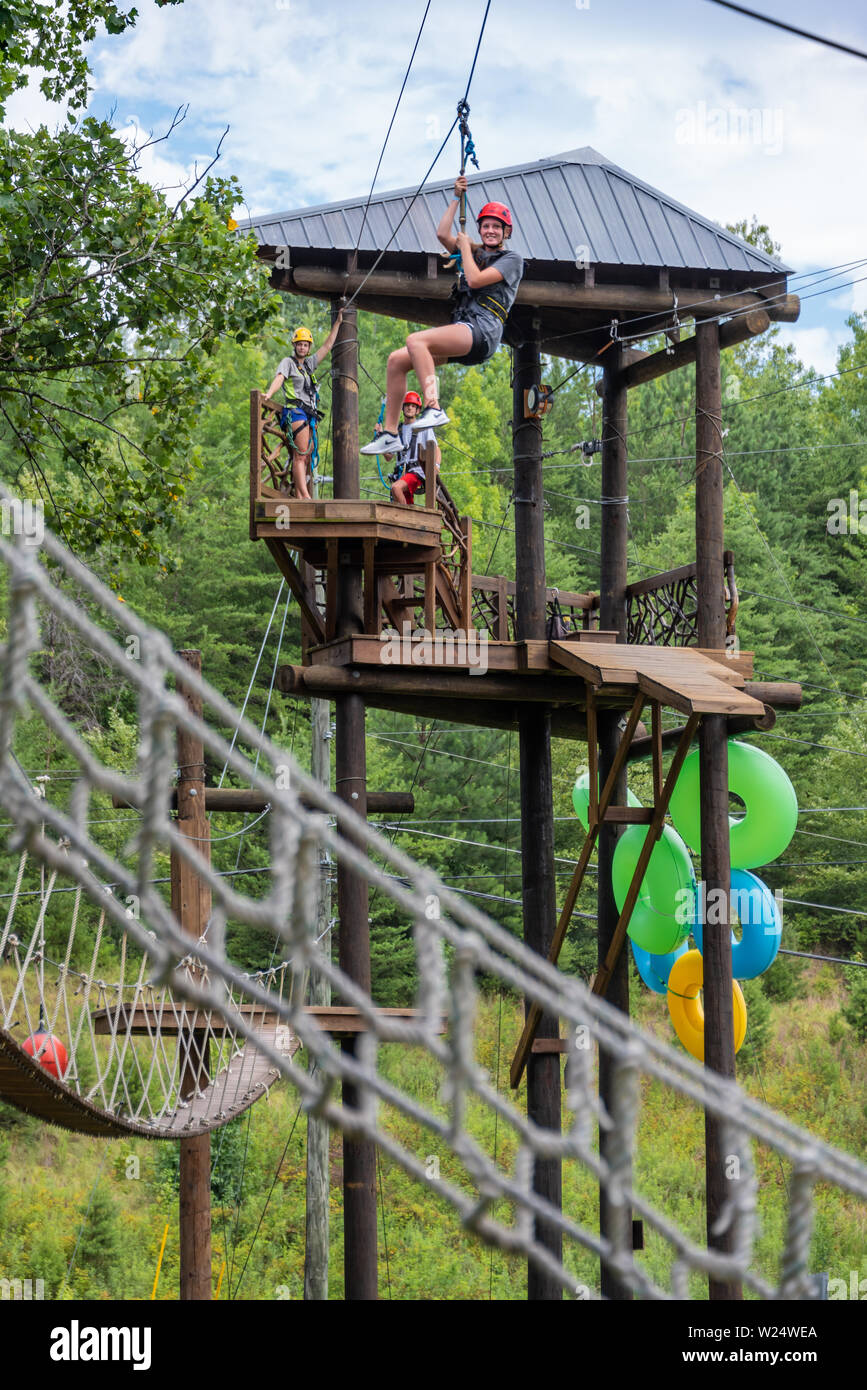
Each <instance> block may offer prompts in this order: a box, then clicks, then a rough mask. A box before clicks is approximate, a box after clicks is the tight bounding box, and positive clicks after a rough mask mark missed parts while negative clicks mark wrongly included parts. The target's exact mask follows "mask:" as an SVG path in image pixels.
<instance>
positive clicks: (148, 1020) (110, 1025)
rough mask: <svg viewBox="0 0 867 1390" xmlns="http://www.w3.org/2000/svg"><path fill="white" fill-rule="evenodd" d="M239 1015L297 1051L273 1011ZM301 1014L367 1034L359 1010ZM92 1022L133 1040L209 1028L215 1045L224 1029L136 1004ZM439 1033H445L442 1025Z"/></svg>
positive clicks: (335, 1030) (247, 1009)
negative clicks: (132, 1037) (128, 1034)
mask: <svg viewBox="0 0 867 1390" xmlns="http://www.w3.org/2000/svg"><path fill="white" fill-rule="evenodd" d="M238 1012H239V1013H240V1014H242V1015H243V1016H244V1018H246V1019H247V1020H248V1021H249V1022H250V1023H252V1025H253V1026H254V1027H255V1028H256V1029H257V1030H259V1029H261V1030H262V1033H263V1034H264V1035H267V1036H268V1037H269V1040H270V1041H271V1042H274V1040H275V1037H276V1038H277V1045H278V1046H279V1050H280V1051H281V1052H289V1053H290V1055H291V1054H292V1053H294V1052H296V1051H297V1049H298V1047H299V1043H298V1040H297V1038H295V1037H294V1034H292V1032H291V1030H290V1029H289V1028H288V1027H287V1026H286V1025H285V1024H281V1023H280V1022H279V1019H278V1016H277V1013H276V1011H275V1010H274V1009H264V1008H262V1007H260V1006H259V1005H256V1004H243V1005H242V1006H241V1008H240V1009H239V1010H238ZM304 1012H305V1014H307V1015H308V1016H309V1017H310V1018H312V1019H314V1020H315V1022H316V1023H317V1024H318V1025H319V1027H320V1028H321V1029H322V1030H323V1032H325V1033H332V1034H334V1035H335V1036H337V1037H343V1036H345V1035H347V1034H352V1033H365V1032H366V1031H367V1020H366V1019H365V1018H364V1017H363V1015H362V1014H360V1013H359V1011H358V1009H354V1008H351V1007H348V1006H345V1005H342V1004H334V1005H331V1004H329V1005H324V1004H322V1005H320V1004H311V1005H308V1006H307V1007H305V1009H304ZM376 1012H377V1014H379V1015H380V1016H381V1017H383V1018H396V1019H408V1020H412V1019H414V1018H419V1017H420V1014H419V1011H418V1009H377V1010H376ZM91 1020H92V1022H93V1031H94V1033H97V1034H100V1035H108V1034H110V1033H113V1032H115V1031H117V1032H118V1033H120V1034H123V1035H126V1034H127V1033H130V1034H132V1035H133V1036H134V1037H154V1036H155V1035H156V1034H157V1033H160V1034H164V1035H166V1036H177V1035H178V1034H179V1033H196V1032H203V1031H204V1030H205V1029H207V1028H211V1029H212V1031H213V1035H214V1041H216V1042H219V1040H220V1035H221V1033H222V1032H223V1029H224V1025H223V1024H222V1022H221V1021H220V1019H219V1018H218V1017H217V1015H216V1014H209V1013H206V1012H205V1011H203V1010H192V1009H190V1010H186V1011H184V1009H183V1007H182V1006H181V1005H180V1004H179V1005H178V1008H177V1010H176V1011H168V1010H163V1011H162V1012H161V1011H160V1010H159V1009H155V1008H153V1007H152V1006H150V1005H147V1006H145V1005H144V1004H137V1005H136V1006H135V1008H134V1009H132V1010H130V1009H129V1008H128V1006H127V1005H125V1004H122V1005H120V1006H119V1007H118V1006H117V1005H115V1007H114V1008H108V1009H95V1010H94V1011H93V1012H92V1013H91ZM225 1032H226V1034H227V1036H234V1033H233V1031H232V1029H231V1028H230V1027H229V1025H228V1024H226V1025H225ZM440 1032H445V1022H443V1025H442V1027H441V1028H440ZM281 1035H286V1036H281ZM293 1044H294V1045H293Z"/></svg>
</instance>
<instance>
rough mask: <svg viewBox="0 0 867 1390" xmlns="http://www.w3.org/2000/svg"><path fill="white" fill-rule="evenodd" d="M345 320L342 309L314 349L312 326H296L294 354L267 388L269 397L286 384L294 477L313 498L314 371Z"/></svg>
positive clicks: (299, 489)
mask: <svg viewBox="0 0 867 1390" xmlns="http://www.w3.org/2000/svg"><path fill="white" fill-rule="evenodd" d="M342 322H343V310H342V309H341V310H340V311H339V313H338V315H337V317H336V319H335V320H334V323H333V324H332V325H331V331H330V333H329V334H328V337H327V338H326V339H325V341H324V343H323V344H322V346H321V347H320V348H317V349H316V351H315V352H314V351H313V334H312V333H311V332H310V329H309V328H296V329H295V332H294V333H293V334H292V356H291V357H284V358H283V361H282V362H281V363H280V364H279V366H278V367H277V375H276V376H275V378H274V380H273V381H272V382H271V385H270V386H269V387H268V390H267V391H266V392H265V396H264V399H265V400H266V401H269V400H270V399H271V397H272V396H273V394H274V392H275V391H279V389H280V387H281V386H282V387H283V394H284V395H285V397H286V410H285V413H286V416H287V419H286V427H287V429H289V430H291V432H292V449H293V451H294V458H293V460H292V479H293V481H294V483H295V496H296V497H299V498H303V499H304V500H305V501H308V502H309V501H310V500H311V499H310V490H309V488H308V486H307V465H308V462H309V459H310V450H311V424H315V422H316V420H317V419H319V418H321V415H319V414H317V408H316V402H317V399H318V396H319V392H318V390H317V386H316V378H315V377H314V375H313V373H314V371H315V370H316V368H317V367H318V366H319V364H320V363H321V362H324V361H325V358H326V357H327V356H328V354H329V352H330V351H331V349H332V347H333V346H334V340H335V338H336V337H337V332H338V329H339V328H340V325H341V323H342Z"/></svg>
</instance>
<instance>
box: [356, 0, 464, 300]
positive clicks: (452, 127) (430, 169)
mask: <svg viewBox="0 0 867 1390" xmlns="http://www.w3.org/2000/svg"><path fill="white" fill-rule="evenodd" d="M490 8H491V0H488V4H487V8H486V9H485V17H484V19H483V20H482V27H481V31H480V33H479V38H478V42H477V44H476V51H475V54H474V55H473V63H472V67H471V68H470V76H469V80H468V82H467V90H466V92H465V94H464V103H466V101H467V98H468V97H469V94H470V84H471V83H472V80H473V73H474V72H475V70H476V59H477V58H478V56H479V49H480V48H481V46H482V35H483V34H484V32H485V25H486V24H487V22H488V11H489V10H490ZM459 119H460V117H459V116H455V118H454V120H453V121H452V123H451V125H450V126H449V128H448V130H447V132H446V137H445V139H444V140H443V142H442V144H441V145H440V147H439V149H438V150H437V152H436V154H435V155H434V157H433V159H432V160H431V162H430V164H429V165H428V169H427V173H426V174H425V176H424V178H423V179H422V181H421V183H420V184H419V186H418V188H417V189H416V190H415V193H413V195H412V197H411V198H410V200H409V203H408V204H407V206H406V208H405V209H404V212H403V216H402V217H401V219H400V221H399V222H398V224H397V226H396V227H395V229H394V231H393V232H392V234H391V236H390V237H389V238H388V241H387V242H386V243H385V245H384V246H383V248H382V250H381V251H380V253H379V255H378V256H377V258H376V260H375V261H374V262H373V265H372V266H371V267H370V270H368V271H367V273H366V275H365V276H364V279H363V280H362V281H361V284H360V285H359V286H358V289H357V290H355V292H354V293H353V294H352V295H351V296H350V298H349V299H348V300H347V302H346V305H345V308H347V309H349V308H350V307H351V306H352V305H353V304H354V303H355V301H356V299H357V298H358V296H359V295H360V294H361V291H362V290H363V289H364V286H365V285H366V284H367V282H368V280H369V279H370V277H371V275H372V274H373V272H374V271H375V270H376V268H377V266H378V265H379V264H380V262H381V260H382V258H383V256H384V255H385V253H386V251H387V250H388V248H389V246H390V245H391V243H392V242H393V241H394V239H395V237H396V236H397V234H398V232H399V231H400V229H401V227H402V226H403V224H404V222H405V221H406V219H407V218H408V217H409V214H410V212H411V211H412V209H413V206H414V205H415V202H416V199H417V198H418V197H419V195H420V193H421V191H422V189H423V188H424V186H425V184H426V183H427V181H428V179H429V178H430V176H431V174H432V173H433V170H434V166H435V165H436V163H437V161H438V160H439V157H440V155H441V154H442V152H443V150H444V149H445V147H446V145H447V144H448V142H449V140H450V139H451V137H452V133H453V132H454V130H455V129H456V127H457V125H458V121H459Z"/></svg>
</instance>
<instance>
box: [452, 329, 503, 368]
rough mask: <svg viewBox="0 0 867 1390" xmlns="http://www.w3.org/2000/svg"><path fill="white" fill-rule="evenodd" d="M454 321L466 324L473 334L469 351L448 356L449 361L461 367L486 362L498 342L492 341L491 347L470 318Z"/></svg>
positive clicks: (474, 365) (491, 355)
mask: <svg viewBox="0 0 867 1390" xmlns="http://www.w3.org/2000/svg"><path fill="white" fill-rule="evenodd" d="M456 322H457V323H465V324H466V326H467V328H468V329H469V330H470V332H471V333H472V335H473V344H472V347H471V348H470V350H469V352H467V353H465V354H464V356H463V357H450V358H449V359H448V360H449V362H457V363H459V365H460V366H462V367H478V366H480V365H481V363H482V362H487V360H488V358H489V357H493V355H494V353H495V352H496V351H497V348H498V347H499V346H500V344H499V342H496V343H494V345H493V347H492V346H491V343H490V341H489V340H488V338H487V337H486V336H485V334H484V333H483V332H482V330H481V329H480V328H479V326H478V324H477V323H475V322H473V320H472V319H457V320H456Z"/></svg>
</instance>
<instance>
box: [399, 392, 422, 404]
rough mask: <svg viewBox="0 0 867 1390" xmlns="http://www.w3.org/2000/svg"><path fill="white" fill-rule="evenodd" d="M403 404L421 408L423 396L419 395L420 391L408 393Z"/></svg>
mask: <svg viewBox="0 0 867 1390" xmlns="http://www.w3.org/2000/svg"><path fill="white" fill-rule="evenodd" d="M403 404H404V405H418V406H420V405H421V396H420V395H419V394H418V391H407V393H406V395H405V396H404V398H403Z"/></svg>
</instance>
